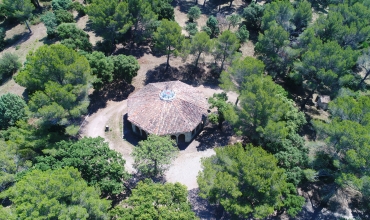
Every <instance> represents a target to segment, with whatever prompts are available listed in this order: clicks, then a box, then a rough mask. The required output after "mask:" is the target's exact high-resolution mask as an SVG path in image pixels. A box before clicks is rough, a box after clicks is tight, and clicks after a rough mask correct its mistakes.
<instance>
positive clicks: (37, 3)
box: [32, 0, 41, 8]
mask: <svg viewBox="0 0 370 220" xmlns="http://www.w3.org/2000/svg"><path fill="white" fill-rule="evenodd" d="M32 3H33V5H34V6H35V8H41V6H40V3H39V1H38V0H32Z"/></svg>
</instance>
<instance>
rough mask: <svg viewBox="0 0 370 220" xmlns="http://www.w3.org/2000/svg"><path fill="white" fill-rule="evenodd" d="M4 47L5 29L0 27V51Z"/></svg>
mask: <svg viewBox="0 0 370 220" xmlns="http://www.w3.org/2000/svg"><path fill="white" fill-rule="evenodd" d="M4 48H5V30H4V29H3V28H0V51H2V50H4Z"/></svg>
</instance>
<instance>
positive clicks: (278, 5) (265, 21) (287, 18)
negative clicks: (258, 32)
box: [261, 1, 295, 32]
mask: <svg viewBox="0 0 370 220" xmlns="http://www.w3.org/2000/svg"><path fill="white" fill-rule="evenodd" d="M293 15H294V8H293V6H292V4H291V3H290V2H289V1H276V2H275V1H274V2H271V3H270V4H266V6H265V10H264V13H263V17H262V24H261V29H262V30H263V31H266V30H269V29H270V28H271V25H274V22H273V21H275V22H276V23H277V24H278V25H280V26H281V27H283V28H284V30H285V31H288V32H291V31H292V30H294V29H295V27H294V26H293V25H292V23H291V19H292V18H293ZM271 22H272V23H271Z"/></svg>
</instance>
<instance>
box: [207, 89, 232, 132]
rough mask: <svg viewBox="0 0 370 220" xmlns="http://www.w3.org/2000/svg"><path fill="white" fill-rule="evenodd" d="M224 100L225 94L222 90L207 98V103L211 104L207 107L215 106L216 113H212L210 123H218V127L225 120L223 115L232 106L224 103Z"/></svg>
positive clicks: (225, 98)
mask: <svg viewBox="0 0 370 220" xmlns="http://www.w3.org/2000/svg"><path fill="white" fill-rule="evenodd" d="M226 101H227V95H226V93H225V92H222V93H220V94H217V93H215V94H213V96H212V97H211V98H209V99H208V103H209V104H211V105H210V107H209V108H210V109H212V108H217V115H215V114H213V115H212V116H211V119H210V121H211V122H212V123H218V126H219V127H220V128H221V127H222V122H224V121H225V115H226V114H227V112H228V111H229V110H230V108H232V106H231V105H230V104H229V103H226ZM216 119H217V121H216Z"/></svg>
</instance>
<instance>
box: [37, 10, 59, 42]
mask: <svg viewBox="0 0 370 220" xmlns="http://www.w3.org/2000/svg"><path fill="white" fill-rule="evenodd" d="M41 21H42V22H44V24H45V26H46V33H47V34H48V37H54V36H55V35H56V34H57V33H56V28H57V26H58V21H57V17H56V16H55V14H54V13H53V12H51V11H48V12H46V13H45V14H44V15H42V16H41Z"/></svg>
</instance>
